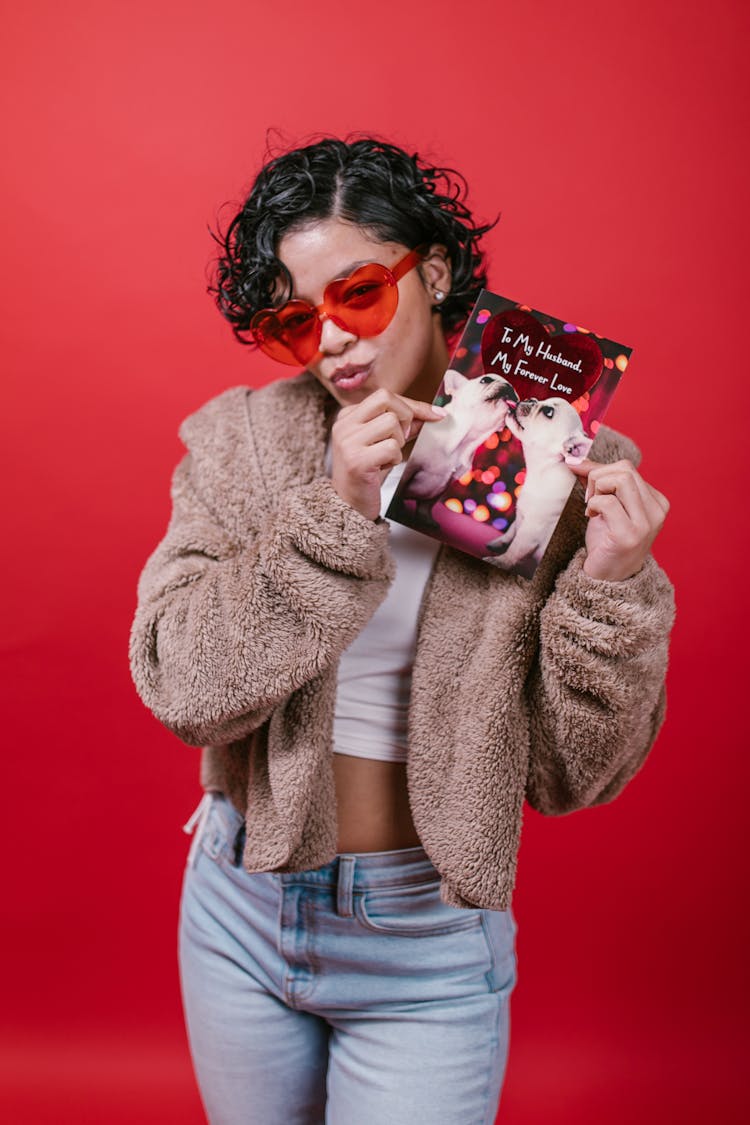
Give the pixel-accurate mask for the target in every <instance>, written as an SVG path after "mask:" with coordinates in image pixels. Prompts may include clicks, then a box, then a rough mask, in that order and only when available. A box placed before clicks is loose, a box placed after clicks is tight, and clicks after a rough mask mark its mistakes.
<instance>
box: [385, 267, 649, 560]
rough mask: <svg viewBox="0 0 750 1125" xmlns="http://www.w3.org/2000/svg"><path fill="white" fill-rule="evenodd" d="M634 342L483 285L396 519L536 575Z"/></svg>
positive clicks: (406, 475)
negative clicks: (439, 412)
mask: <svg viewBox="0 0 750 1125" xmlns="http://www.w3.org/2000/svg"><path fill="white" fill-rule="evenodd" d="M631 352H632V349H631V348H627V347H625V346H624V345H622V344H617V343H615V342H614V341H613V340H607V339H605V338H604V337H603V336H598V335H597V334H596V333H595V332H590V331H588V330H587V329H585V328H581V327H579V326H578V325H575V324H569V323H568V322H566V321H564V320H559V319H558V318H556V317H553V316H548V315H547V314H546V313H541V312H538V311H537V310H536V309H531V308H529V307H528V305H520V304H517V303H516V302H515V301H511V300H508V298H506V297H500V296H498V295H497V294H495V293H490V292H489V291H488V290H486V289H483V290H482V292H481V293H480V295H479V299H478V301H477V303H476V305H475V306H474V309H473V311H472V313H471V316H470V317H469V319H468V321H467V324H466V327H465V329H464V332H463V335H462V336H461V339H460V340H459V342H458V346H457V347H456V350H455V352H454V353H453V357H452V359H451V366H450V368H449V369H448V370H447V371H446V373H445V375H444V377H443V381H442V383H441V384H440V388H439V390H438V394H437V396H436V398H435V403H436V405H439V406H444V407H445V409H446V411H447V414H446V416H445V418H442V419H440V420H439V421H438V422H430V423H428V424H425V425H424V426H423V427H422V429H421V432H420V434H419V437H418V438H417V440H416V442H415V443H414V447H413V449H412V452H411V454H410V456H409V459H408V460H407V462H406V465H405V466H404V470H403V475H402V477H401V480H400V482H399V485H398V488H397V489H396V491H395V493H394V496H393V499H392V501H391V503H390V505H389V507H388V510H387V511H386V518H387V519H392V520H396V522H398V523H402V524H406V526H408V527H412V528H415V529H416V530H418V531H422V532H424V533H425V534H426V535H431V536H432V537H433V538H435V539H440V540H442V541H443V542H445V543H449V544H450V545H451V546H453V547H457V548H458V549H459V550H462V551H466V553H467V554H470V555H474V556H475V557H477V558H480V559H483V560H484V561H485V562H487V563H489V564H491V565H492V566H495V567H499V568H500V569H502V570H506V571H509V572H513V573H515V574H520V575H522V576H523V577H524V578H531V577H532V575H533V574H534V572H535V570H536V568H537V566H538V565H539V563H540V561H541V559H542V557H543V555H544V552H545V550H546V548H547V544H548V543H549V541H550V539H551V538H552V534H553V532H554V530H555V527H556V526H557V523H558V521H559V519H560V516H561V514H562V511H563V508H564V507H565V505H566V503H567V501H568V499H569V497H570V493H571V491H572V488H573V485H574V484H575V482H576V475H575V473H574V472H573V471H572V469H571V468H570V466H571V465H574V464H579V463H580V462H581V461H582V460H583V458H584V457H586V456H587V455H588V452H589V449H590V447H591V445H592V443H593V440H594V437H595V435H596V431H597V429H598V427H599V425H600V423H601V420H602V418H603V416H604V412H605V410H606V409H607V407H608V406H609V403H610V400H611V398H612V395H613V394H614V391H615V388H616V387H617V384H618V383H619V381H620V379H621V378H622V375H623V372H624V371H625V369H626V367H627V365H628V360H629V358H630V354H631Z"/></svg>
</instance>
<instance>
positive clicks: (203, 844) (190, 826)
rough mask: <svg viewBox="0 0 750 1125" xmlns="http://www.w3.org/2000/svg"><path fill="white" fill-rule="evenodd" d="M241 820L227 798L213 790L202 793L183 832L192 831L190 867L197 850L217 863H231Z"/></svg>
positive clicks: (188, 859) (192, 865)
mask: <svg viewBox="0 0 750 1125" xmlns="http://www.w3.org/2000/svg"><path fill="white" fill-rule="evenodd" d="M243 823H244V821H243V818H242V816H241V814H240V813H239V812H238V811H237V809H236V808H235V807H234V805H233V804H232V802H231V801H230V800H229V798H228V797H227V796H226V795H225V794H224V793H220V792H218V791H215V790H211V791H208V792H206V793H204V794H203V796H202V797H201V799H200V801H199V802H198V805H197V806H196V808H195V809H194V810H193V812H192V814H191V816H190V818H189V820H188V821H187V823H186V824H184V825H183V826H182V830H183V832H187V833H188V834H189V833H191V832H192V833H193V839H192V842H191V844H190V850H189V851H188V855H187V865H188V866H189V867H194V866H195V863H196V860H197V857H198V851H199V850H200V851H202V852H204V853H205V854H206V855H208V856H210V858H211V859H212V860H214V861H215V862H217V863H232V864H234V844H235V840H236V838H237V833H238V832H239V830H240V828H241V827H242V825H243Z"/></svg>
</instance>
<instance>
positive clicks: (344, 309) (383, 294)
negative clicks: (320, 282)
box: [325, 262, 398, 337]
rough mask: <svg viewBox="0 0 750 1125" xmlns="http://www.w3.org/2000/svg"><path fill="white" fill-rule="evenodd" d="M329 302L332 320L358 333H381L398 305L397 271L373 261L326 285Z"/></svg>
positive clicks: (358, 334) (367, 334) (327, 303)
mask: <svg viewBox="0 0 750 1125" xmlns="http://www.w3.org/2000/svg"><path fill="white" fill-rule="evenodd" d="M325 297H326V306H327V308H328V310H329V315H330V317H331V319H332V320H335V321H337V322H340V323H341V324H342V325H345V326H346V328H347V329H348V330H349V331H350V332H353V333H354V334H355V335H356V336H365V337H367V336H377V335H378V334H379V333H380V332H382V331H383V330H384V329H385V328H387V327H388V325H389V324H390V322H391V321H392V320H393V314H394V313H395V311H396V307H397V305H398V288H397V286H396V282H395V279H394V277H393V274H391V273H390V272H389V271H388V270H387V269H386V268H385V266H381V265H379V264H378V263H377V262H373V263H371V264H369V265H366V266H361V267H360V268H359V269H358V270H355V271H354V273H353V274H351V275H350V276H349V277H346V278H342V280H340V281H333V282H331V284H330V285H329V286H328V287H327V288H326V293H325Z"/></svg>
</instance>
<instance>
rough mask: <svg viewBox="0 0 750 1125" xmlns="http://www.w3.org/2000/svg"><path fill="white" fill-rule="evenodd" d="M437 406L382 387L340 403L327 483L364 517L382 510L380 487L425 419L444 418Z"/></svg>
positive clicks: (430, 420) (437, 419) (433, 420)
mask: <svg viewBox="0 0 750 1125" xmlns="http://www.w3.org/2000/svg"><path fill="white" fill-rule="evenodd" d="M445 413H446V412H445V410H444V409H443V408H442V407H441V406H432V404H431V403H428V402H419V401H418V400H417V399H413V398H406V397H405V396H404V395H397V394H394V393H393V391H388V390H386V389H385V388H383V387H379V388H378V390H376V391H373V392H372V394H370V395H368V396H367V398H365V399H363V400H362V402H358V403H356V404H355V405H354V406H342V407H341V409H340V410H339V412H338V415H337V417H336V421H335V422H334V424H333V428H332V430H331V454H332V458H333V469H332V472H331V483H332V485H333V487H334V488H335V489H336V491H337V492H338V494H339V496H340V497H341V498H342V500H345V501H346V502H347V504H350V505H351V506H352V507H353V508H356V509H357V511H358V512H361V513H362V515H363V516H366V517H367V519H370V520H376V519H377V518H378V516H379V515H380V486H381V484H382V482H383V480H384V479H385V477H386V476H387V474H388V472H389V471H390V470H391V469H392V468H393V466H394V465H398V464H399V462H400V461H402V460H403V454H402V449H403V447H404V445H405V444H406V442H407V441H411V440H412V439H413V438H415V437H416V436H417V434H418V433H419V431H420V430H421V428H422V425H423V423H424V422H438V421H440V419H441V418H444V417H445Z"/></svg>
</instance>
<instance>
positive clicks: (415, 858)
mask: <svg viewBox="0 0 750 1125" xmlns="http://www.w3.org/2000/svg"><path fill="white" fill-rule="evenodd" d="M211 824H213V826H214V828H213V829H212V832H211V836H212V837H213V836H215V834H216V832H217V831H218V833H219V836H220V837H221V838H223V840H224V842H225V846H226V848H227V851H228V853H229V855H230V856H231V860H232V862H233V864H234V866H235V867H239V866H240V865H241V863H242V852H243V848H244V844H245V825H244V822H243V819H242V816H241V814H240V813H239V812H238V811H237V809H236V808H235V807H234V806H233V805H232V803H231V801H230V800H229V798H228V797H226V796H225V794H223V793H218V792H215V791H214V792H207V793H205V794H204V795H203V798H202V799H201V802H200V804H199V805H198V807H197V808H196V809H195V811H194V813H193V814H192V816H191V817H190V819H189V821H188V822H187V824H185V825H184V826H183V827H184V831H185V832H188V833H190V832H192V831H193V830H195V836H194V839H193V843H192V846H191V848H190V854H189V856H188V862H194V860H195V855H196V852H197V849H198V848H199V847H200V846H201V839H202V837H203V835H204V833H205V832H206V831H207V830H208V829H209V826H210V825H211ZM249 874H256V875H260V876H265V877H267V878H271V879H273V880H275V881H276V882H278V883H279V884H280V885H281V886H290V885H299V884H303V885H308V886H310V885H314V886H319V887H331V888H334V889H338V891H339V892H340V893H343V894H345V895H349V894H351V893H352V892H354V891H359V890H365V889H366V888H374V887H399V886H409V885H413V884H417V883H430V882H436V881H439V879H440V875H439V872H438V871H437V870H436V868H435V867H434V865H433V864H432V862H431V860H430V858H429V856H428V855H427V853H426V851H425V850H424V848H423V847H422V845H421V844H417V845H416V846H414V847H409V848H395V849H391V850H388V851H375V852H341V853H339V854H338V855H337V856H335V857H334V858H333V859H332V860H330V861H329V862H328V863H324V864H321V866H320V867H314V868H311V869H308V870H305V871H284V872H281V871H261V872H249Z"/></svg>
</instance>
